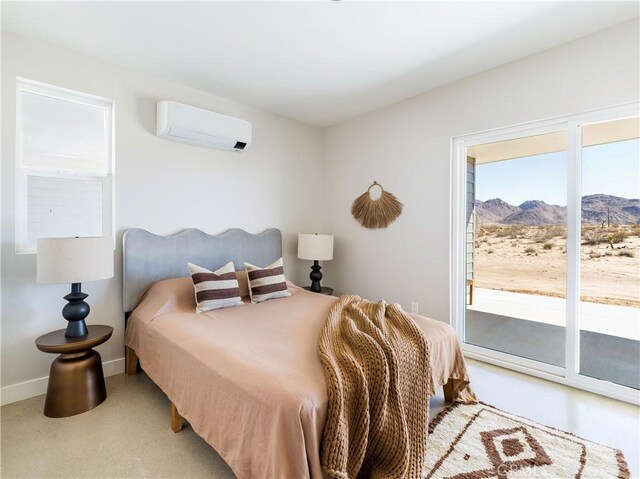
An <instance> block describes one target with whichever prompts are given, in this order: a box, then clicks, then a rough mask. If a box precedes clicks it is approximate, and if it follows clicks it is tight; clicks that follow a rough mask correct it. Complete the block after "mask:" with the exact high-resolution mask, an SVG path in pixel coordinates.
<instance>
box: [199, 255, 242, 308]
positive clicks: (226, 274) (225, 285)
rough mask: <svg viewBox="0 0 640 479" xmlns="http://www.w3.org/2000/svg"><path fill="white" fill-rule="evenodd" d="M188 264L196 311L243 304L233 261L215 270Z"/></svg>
mask: <svg viewBox="0 0 640 479" xmlns="http://www.w3.org/2000/svg"><path fill="white" fill-rule="evenodd" d="M188 266H189V272H190V273H191V279H192V280H193V287H194V289H195V294H196V313H204V312H205V311H211V310H212V309H220V308H228V307H230V306H240V305H242V304H243V302H242V299H241V298H240V287H239V286H238V279H237V278H236V271H235V268H234V267H233V263H231V262H229V263H227V264H225V265H224V266H223V267H222V268H220V269H218V270H216V271H209V270H208V269H206V268H202V267H201V266H197V265H195V264H192V263H189V264H188Z"/></svg>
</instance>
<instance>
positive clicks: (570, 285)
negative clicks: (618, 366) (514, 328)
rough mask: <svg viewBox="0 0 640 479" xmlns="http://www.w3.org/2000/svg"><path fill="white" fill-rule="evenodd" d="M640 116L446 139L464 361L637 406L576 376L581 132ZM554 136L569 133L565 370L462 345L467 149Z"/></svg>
mask: <svg viewBox="0 0 640 479" xmlns="http://www.w3.org/2000/svg"><path fill="white" fill-rule="evenodd" d="M639 114H640V103H628V104H625V105H620V106H615V107H610V108H604V109H601V110H596V111H591V112H587V113H580V114H574V115H565V116H561V117H556V118H551V119H546V120H539V121H533V122H528V123H523V124H519V125H514V126H509V127H505V128H498V129H492V130H487V131H482V132H478V133H472V134H468V135H461V136H457V137H454V138H452V139H451V179H452V188H451V223H450V228H451V243H450V244H451V247H450V251H449V258H450V271H451V284H450V288H451V289H450V291H451V293H450V308H451V325H452V326H453V328H454V329H455V330H456V332H457V334H458V337H459V339H460V343H461V344H462V350H463V352H464V354H465V356H467V357H469V358H472V359H476V360H479V361H484V362H487V363H490V364H494V365H497V366H501V367H504V368H507V369H512V370H515V371H519V372H522V373H526V374H529V375H532V376H536V377H540V378H543V379H547V380H550V381H554V382H557V383H561V384H565V385H567V386H572V387H575V388H578V389H583V390H586V391H590V392H594V393H597V394H600V395H603V396H607V397H612V398H614V399H619V400H622V401H625V402H629V403H632V404H636V405H640V391H638V390H635V389H633V388H629V387H626V386H621V385H619V384H615V383H612V382H609V381H603V380H600V379H595V378H591V377H588V376H583V375H581V374H579V368H580V364H579V357H580V328H579V318H580V311H579V308H580V301H579V298H580V234H581V223H580V216H579V215H578V214H577V212H578V209H579V208H580V201H581V184H582V175H581V161H582V158H581V155H582V138H581V131H582V130H581V126H582V125H583V124H588V123H597V122H604V121H608V120H616V119H622V118H627V117H633V116H638V115H639ZM557 131H566V132H567V133H568V143H567V219H568V221H567V278H566V281H567V287H566V341H565V351H566V361H565V367H564V368H563V367H558V366H554V365H549V364H545V363H542V362H539V361H535V360H532V359H528V358H523V357H519V356H515V355H511V354H507V353H503V352H500V351H494V350H491V349H488V348H483V347H480V346H475V345H472V344H466V343H465V341H464V340H465V338H464V317H465V303H466V300H465V299H466V281H465V279H466V277H465V264H466V263H465V262H466V251H465V246H466V223H465V219H466V195H467V148H468V147H471V146H475V145H481V144H485V143H493V142H497V141H505V140H512V139H516V138H521V137H527V136H535V135H543V134H546V133H552V132H557Z"/></svg>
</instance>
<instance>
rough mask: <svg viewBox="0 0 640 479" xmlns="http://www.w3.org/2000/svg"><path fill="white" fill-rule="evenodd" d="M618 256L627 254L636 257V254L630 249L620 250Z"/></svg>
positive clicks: (628, 256)
mask: <svg viewBox="0 0 640 479" xmlns="http://www.w3.org/2000/svg"><path fill="white" fill-rule="evenodd" d="M618 256H626V257H627V258H635V256H636V255H635V254H633V251H629V250H620V251H618Z"/></svg>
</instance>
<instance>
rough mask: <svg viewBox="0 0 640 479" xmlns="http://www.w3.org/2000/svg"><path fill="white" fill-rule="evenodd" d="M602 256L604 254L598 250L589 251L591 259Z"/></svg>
mask: <svg viewBox="0 0 640 479" xmlns="http://www.w3.org/2000/svg"><path fill="white" fill-rule="evenodd" d="M600 256H602V255H601V254H600V253H598V252H597V251H593V250H591V251H589V258H591V259H595V258H599V257H600Z"/></svg>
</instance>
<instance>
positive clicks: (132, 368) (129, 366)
mask: <svg viewBox="0 0 640 479" xmlns="http://www.w3.org/2000/svg"><path fill="white" fill-rule="evenodd" d="M125 363H126V370H127V374H128V375H129V376H130V375H132V374H135V373H136V372H137V370H138V355H137V354H136V352H135V350H133V349H131V348H130V347H127V346H125Z"/></svg>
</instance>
